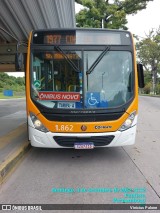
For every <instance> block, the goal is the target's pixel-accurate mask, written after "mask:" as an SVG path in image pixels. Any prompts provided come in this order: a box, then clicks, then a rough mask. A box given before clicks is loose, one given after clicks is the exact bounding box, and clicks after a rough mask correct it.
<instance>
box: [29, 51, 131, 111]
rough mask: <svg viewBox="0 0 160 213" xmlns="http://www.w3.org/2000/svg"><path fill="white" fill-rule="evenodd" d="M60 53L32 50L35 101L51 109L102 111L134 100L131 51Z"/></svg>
mask: <svg viewBox="0 0 160 213" xmlns="http://www.w3.org/2000/svg"><path fill="white" fill-rule="evenodd" d="M62 51H63V52H62ZM62 51H61V49H60V50H59V49H57V48H54V51H50V50H49V51H46V50H45V51H44V50H33V53H32V69H31V72H32V75H31V76H32V77H31V79H32V80H31V97H32V99H33V100H34V101H36V102H39V103H40V104H41V105H43V106H45V107H48V108H53V109H57V108H61V109H104V108H116V107H119V106H121V105H124V104H126V103H127V102H128V101H129V100H130V99H131V98H132V97H133V91H134V88H133V85H134V82H133V81H134V80H133V79H134V77H133V64H132V54H131V52H129V51H120V50H114V51H112V50H109V48H106V49H105V48H104V50H89V49H86V50H84V49H83V50H76V49H75V50H73V49H72V50H70V49H69V48H68V50H66V48H65V50H63V48H62ZM103 53H104V54H103Z"/></svg>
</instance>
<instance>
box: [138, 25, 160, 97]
mask: <svg viewBox="0 0 160 213" xmlns="http://www.w3.org/2000/svg"><path fill="white" fill-rule="evenodd" d="M136 47H137V56H138V60H140V61H141V63H142V64H143V66H144V67H145V70H146V71H148V72H150V75H151V77H152V89H153V92H154V93H155V92H156V85H157V84H158V73H160V27H159V29H158V30H155V31H154V30H151V31H150V32H149V35H147V36H146V38H143V39H142V40H141V41H139V42H138V43H137V44H136Z"/></svg>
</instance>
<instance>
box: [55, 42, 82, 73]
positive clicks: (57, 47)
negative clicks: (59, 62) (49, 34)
mask: <svg viewBox="0 0 160 213" xmlns="http://www.w3.org/2000/svg"><path fill="white" fill-rule="evenodd" d="M54 49H55V50H57V51H58V52H60V53H61V54H62V55H63V57H64V58H65V59H66V60H67V61H68V63H69V64H70V65H71V67H72V68H73V69H74V70H75V71H76V72H81V71H80V70H79V69H78V68H77V66H76V65H75V64H74V63H73V62H72V61H71V60H70V58H68V56H67V55H66V54H65V52H64V51H63V50H62V49H61V48H60V47H59V46H55V47H54Z"/></svg>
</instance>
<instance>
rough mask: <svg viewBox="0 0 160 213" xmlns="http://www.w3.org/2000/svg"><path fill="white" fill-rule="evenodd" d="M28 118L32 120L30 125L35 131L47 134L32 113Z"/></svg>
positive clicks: (45, 129) (46, 130)
mask: <svg viewBox="0 0 160 213" xmlns="http://www.w3.org/2000/svg"><path fill="white" fill-rule="evenodd" d="M30 118H31V120H32V123H33V125H34V128H35V129H37V130H39V131H41V132H49V131H48V129H47V128H46V127H45V126H44V125H43V124H42V122H41V121H40V120H39V119H38V118H37V116H36V115H34V114H33V113H32V112H30Z"/></svg>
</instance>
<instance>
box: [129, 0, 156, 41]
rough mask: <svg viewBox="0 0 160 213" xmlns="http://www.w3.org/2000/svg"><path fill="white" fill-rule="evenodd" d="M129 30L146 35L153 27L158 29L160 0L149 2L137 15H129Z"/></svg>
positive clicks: (139, 34)
mask: <svg viewBox="0 0 160 213" xmlns="http://www.w3.org/2000/svg"><path fill="white" fill-rule="evenodd" d="M127 26H128V28H129V30H130V31H131V32H132V33H134V34H136V35H138V36H142V37H144V36H145V34H148V32H149V31H150V30H151V29H153V28H154V29H158V27H159V26H160V0H154V1H153V2H149V3H148V5H147V8H146V9H144V10H142V11H140V12H138V13H137V14H136V15H133V16H132V15H130V16H128V25H127Z"/></svg>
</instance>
